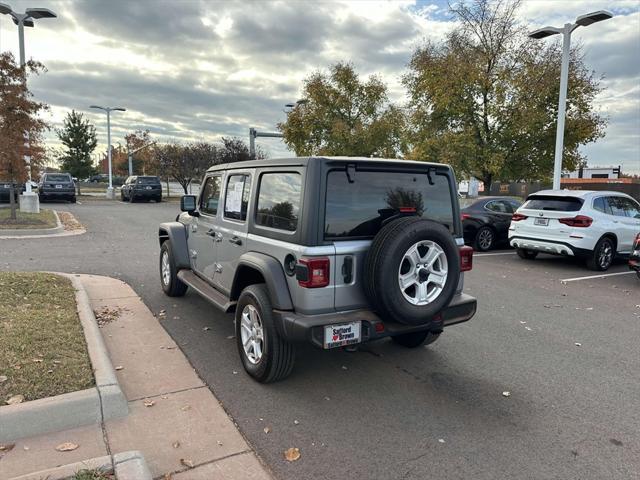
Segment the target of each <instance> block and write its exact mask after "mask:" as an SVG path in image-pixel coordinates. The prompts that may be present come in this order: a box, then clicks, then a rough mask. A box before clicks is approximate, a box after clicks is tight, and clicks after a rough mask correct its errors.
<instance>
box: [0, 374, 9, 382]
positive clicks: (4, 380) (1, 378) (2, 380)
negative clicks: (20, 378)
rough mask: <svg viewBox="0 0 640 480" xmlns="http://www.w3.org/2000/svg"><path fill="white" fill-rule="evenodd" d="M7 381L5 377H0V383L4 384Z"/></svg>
mask: <svg viewBox="0 0 640 480" xmlns="http://www.w3.org/2000/svg"><path fill="white" fill-rule="evenodd" d="M7 380H9V378H8V377H7V376H6V375H0V383H4V382H6V381H7Z"/></svg>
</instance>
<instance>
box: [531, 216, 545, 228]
mask: <svg viewBox="0 0 640 480" xmlns="http://www.w3.org/2000/svg"><path fill="white" fill-rule="evenodd" d="M533 224H534V225H541V226H543V227H546V226H547V225H549V219H548V218H536V219H534V221H533Z"/></svg>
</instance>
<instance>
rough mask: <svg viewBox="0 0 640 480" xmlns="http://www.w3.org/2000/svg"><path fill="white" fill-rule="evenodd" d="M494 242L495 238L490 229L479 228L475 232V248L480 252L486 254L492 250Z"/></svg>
mask: <svg viewBox="0 0 640 480" xmlns="http://www.w3.org/2000/svg"><path fill="white" fill-rule="evenodd" d="M495 241H496V236H495V234H494V233H493V230H492V229H491V227H486V226H485V227H480V228H479V229H478V231H477V232H476V240H475V242H474V243H475V247H476V250H478V251H480V252H486V251H488V250H491V248H493V244H494V243H495Z"/></svg>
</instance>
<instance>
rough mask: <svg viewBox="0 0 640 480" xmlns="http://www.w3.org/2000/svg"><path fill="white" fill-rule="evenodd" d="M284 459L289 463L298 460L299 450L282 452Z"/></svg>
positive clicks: (293, 449) (292, 449)
mask: <svg viewBox="0 0 640 480" xmlns="http://www.w3.org/2000/svg"><path fill="white" fill-rule="evenodd" d="M284 458H286V459H287V461H289V462H295V461H296V460H298V459H299V458H300V449H299V448H296V447H291V448H288V449H287V450H285V451H284Z"/></svg>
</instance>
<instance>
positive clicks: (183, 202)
mask: <svg viewBox="0 0 640 480" xmlns="http://www.w3.org/2000/svg"><path fill="white" fill-rule="evenodd" d="M196 206H197V201H196V196H195V195H183V196H182V198H181V199H180V210H182V211H183V212H187V213H188V214H189V215H193V214H194V212H195V210H196ZM194 216H197V215H194Z"/></svg>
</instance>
